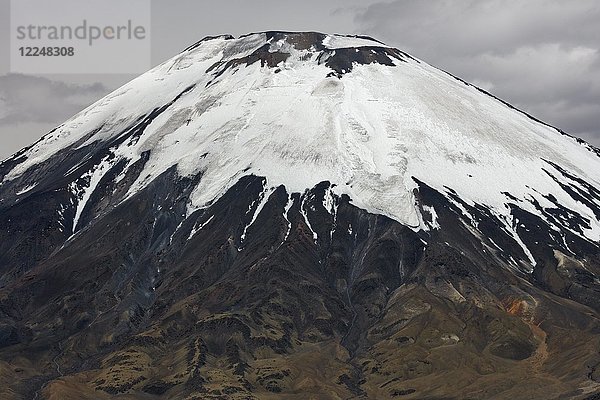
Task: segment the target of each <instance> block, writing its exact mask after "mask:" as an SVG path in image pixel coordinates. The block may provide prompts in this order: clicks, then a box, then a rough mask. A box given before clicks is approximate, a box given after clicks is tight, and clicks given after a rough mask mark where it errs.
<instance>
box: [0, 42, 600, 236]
mask: <svg viewBox="0 0 600 400" xmlns="http://www.w3.org/2000/svg"><path fill="white" fill-rule="evenodd" d="M120 137H127V138H128V139H127V140H122V141H120V140H117V139H119V138H120ZM103 143H111V146H112V147H111V153H112V155H113V157H112V158H111V162H113V163H116V162H118V161H119V160H127V162H128V163H129V165H133V164H134V163H135V162H136V161H137V160H139V159H140V158H141V157H142V154H144V153H147V152H149V154H150V155H149V160H148V161H147V162H146V163H145V166H144V169H143V171H142V173H141V174H140V176H139V178H138V180H137V181H136V182H135V183H134V184H133V185H132V186H131V188H130V191H129V194H130V195H131V194H133V193H135V192H136V191H137V190H139V189H140V188H142V187H144V186H145V185H148V183H149V182H151V181H152V180H153V179H155V178H156V177H157V176H159V175H160V174H161V173H163V172H165V171H166V170H168V169H169V168H171V167H173V166H176V168H177V170H178V172H179V174H180V175H182V176H192V175H197V174H199V173H202V179H201V180H200V182H199V184H198V186H197V188H196V190H195V191H194V193H193V194H192V196H191V198H190V204H189V210H190V211H193V210H195V209H198V208H203V207H206V206H207V205H208V204H210V203H211V202H213V201H214V200H215V199H217V198H218V197H219V196H220V195H221V194H222V193H224V192H225V191H226V190H227V189H229V188H230V187H231V186H232V185H234V184H235V182H237V181H238V180H239V179H240V178H241V177H242V176H244V175H249V174H255V175H258V176H264V177H266V179H267V185H268V186H269V187H275V186H278V185H285V186H286V188H287V189H288V191H290V192H300V193H302V192H304V191H305V190H306V189H308V188H312V187H313V186H314V185H315V184H317V183H319V182H322V181H329V182H331V183H332V184H334V185H335V187H334V191H335V192H336V193H337V194H347V195H349V196H350V198H351V199H352V201H353V202H354V203H355V204H356V205H357V206H359V207H361V208H364V209H366V210H368V211H371V212H374V213H379V214H384V215H387V216H389V217H391V218H393V219H395V220H397V221H399V222H401V223H403V224H406V225H408V226H411V227H413V228H414V229H424V228H426V227H425V226H424V223H423V218H422V216H421V215H420V212H419V211H418V207H417V204H416V199H415V194H414V190H415V189H417V187H418V184H417V183H416V182H417V181H420V182H424V183H425V184H427V185H428V186H430V187H432V188H435V189H436V190H438V191H440V192H441V193H452V196H458V197H460V199H462V200H463V201H464V202H465V203H468V204H475V203H476V204H479V205H484V206H486V207H488V208H489V209H490V210H491V212H493V213H494V214H496V215H497V216H499V217H501V218H502V219H503V220H505V221H506V225H507V226H506V229H511V228H514V224H515V221H513V219H512V216H511V213H510V207H509V206H508V203H509V202H519V206H520V207H521V208H522V209H524V210H526V211H529V212H531V213H533V214H535V215H539V216H542V217H543V212H542V211H541V210H543V209H544V207H555V206H556V203H559V204H560V205H561V206H562V207H565V208H566V209H568V210H571V211H572V212H574V213H577V214H578V215H580V216H582V217H583V218H584V219H585V220H587V221H589V224H588V225H587V226H586V227H585V229H584V230H583V232H582V233H581V235H583V236H585V237H586V238H588V239H590V240H594V241H598V240H600V223H599V222H598V216H597V215H595V213H594V210H593V209H592V208H593V207H591V204H595V205H597V206H599V207H600V204H598V203H597V202H596V200H595V199H591V200H590V201H591V202H592V203H588V204H585V203H584V202H582V201H580V200H578V199H577V198H576V196H573V195H572V194H570V193H569V191H568V190H566V189H565V186H564V184H567V185H574V186H576V187H580V186H581V183H578V181H577V179H581V180H583V181H585V182H587V183H588V184H589V185H590V186H591V187H593V188H596V189H598V188H600V157H599V156H598V154H596V153H595V152H593V151H590V148H589V147H588V146H587V145H586V144H582V143H578V142H577V141H576V140H575V139H573V138H571V137H569V136H567V135H563V134H561V133H560V132H559V131H557V130H556V129H554V128H552V127H550V126H547V125H545V124H543V123H540V122H537V121H536V120H534V119H532V118H531V117H529V116H528V115H526V114H524V113H522V112H520V111H518V110H515V109H514V108H512V107H510V106H508V105H506V104H505V103H503V102H501V101H499V100H497V99H495V98H494V97H492V96H490V95H488V94H486V93H484V92H482V91H481V90H479V89H477V88H476V87H474V86H471V85H468V84H465V83H464V82H462V81H460V80H457V79H456V78H454V77H452V76H451V75H449V74H447V73H444V72H442V71H440V70H438V69H436V68H434V67H432V66H430V65H428V64H426V63H424V62H422V61H420V60H417V59H415V58H413V57H411V56H410V55H408V54H406V53H404V52H402V51H399V50H397V49H393V48H391V47H389V46H386V45H384V44H382V43H380V42H377V41H376V40H373V39H370V38H365V37H347V36H339V35H325V34H321V33H315V32H308V33H286V32H265V33H256V34H250V35H246V36H243V37H240V38H237V39H236V38H233V37H231V36H220V37H213V38H207V39H205V40H202V41H200V42H198V43H196V44H195V45H193V46H191V47H190V48H188V49H186V50H185V51H184V52H182V53H181V54H179V55H177V56H176V57H174V58H172V59H170V60H168V61H166V62H165V63H163V64H161V65H159V66H157V67H156V68H154V69H152V70H151V71H149V72H147V73H146V74H144V75H142V76H140V77H139V78H137V79H135V80H133V81H131V82H130V83H128V84H126V85H125V86H123V87H122V88H120V89H118V90H116V91H115V92H113V93H112V94H110V95H108V96H107V97H105V98H104V99H102V100H100V101H98V102H97V103H95V104H94V105H92V106H90V107H89V108H87V109H86V110H84V111H82V112H81V113H79V114H78V115H76V116H75V117H73V118H72V119H70V120H69V121H67V122H65V123H64V124H63V125H61V126H60V127H58V128H57V129H56V130H55V131H54V132H52V133H50V134H49V135H47V136H45V137H44V138H43V139H42V140H41V141H40V142H39V143H37V144H36V145H35V146H33V147H32V148H30V149H29V150H27V151H26V152H25V153H24V154H23V155H21V158H19V160H18V162H17V163H16V165H15V166H14V167H13V168H12V170H11V171H10V172H9V173H8V174H7V175H6V176H5V177H4V182H7V181H11V180H14V179H16V178H18V177H19V176H21V175H22V174H24V173H25V172H26V171H27V170H28V169H29V168H31V167H32V166H35V165H38V164H39V163H41V162H44V161H45V160H48V159H49V158H51V157H52V156H53V155H54V154H56V153H58V152H60V151H64V150H66V149H71V150H72V149H75V148H79V149H82V148H85V147H86V146H89V145H91V144H96V145H100V144H103ZM13 161H14V160H13ZM99 170H100V169H98V168H96V169H95V170H94V171H99ZM569 174H570V175H571V176H573V177H575V178H574V179H571V180H569V178H568V177H567V176H568V175H569ZM581 189H582V190H584V188H581ZM549 195H552V197H551V198H550V197H549ZM540 208H541V210H540Z"/></svg>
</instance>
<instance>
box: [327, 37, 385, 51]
mask: <svg viewBox="0 0 600 400" xmlns="http://www.w3.org/2000/svg"><path fill="white" fill-rule="evenodd" d="M323 45H324V46H325V47H327V48H328V49H342V48H348V47H368V46H370V47H372V46H377V47H389V46H387V45H385V44H383V43H380V42H378V41H377V40H374V39H367V38H359V37H355V36H340V35H327V37H326V38H325V40H324V41H323Z"/></svg>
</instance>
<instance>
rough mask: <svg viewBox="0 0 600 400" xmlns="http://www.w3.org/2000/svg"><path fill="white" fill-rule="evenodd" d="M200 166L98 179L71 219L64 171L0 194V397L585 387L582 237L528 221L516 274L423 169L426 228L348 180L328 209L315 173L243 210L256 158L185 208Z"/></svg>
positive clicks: (256, 185)
mask: <svg viewBox="0 0 600 400" xmlns="http://www.w3.org/2000/svg"><path fill="white" fill-rule="evenodd" d="M132 173H134V172H132ZM199 179H202V177H201V176H198V177H197V178H195V179H189V178H186V179H182V178H180V177H178V176H177V174H176V173H175V172H174V171H169V172H167V173H165V174H163V175H162V176H161V177H160V178H159V179H157V180H156V181H155V182H154V183H153V184H151V185H150V186H148V187H147V188H146V189H144V190H143V191H141V192H139V193H137V194H136V195H135V196H134V197H131V198H129V199H128V200H126V201H124V202H118V201H116V200H111V198H115V196H116V195H115V193H119V192H123V190H124V189H123V188H119V187H114V186H111V185H109V184H106V185H102V184H101V185H100V186H99V189H98V191H97V192H96V193H95V195H94V198H93V199H91V200H90V202H89V204H88V205H87V206H86V211H85V212H84V213H83V214H82V218H81V219H80V222H79V223H78V225H77V227H76V229H75V234H74V236H72V233H71V231H72V230H73V227H72V226H71V227H68V226H67V227H66V228H67V229H61V227H63V225H65V222H64V221H68V220H69V219H68V218H66V219H57V218H55V217H54V216H53V215H54V214H56V212H55V210H56V209H57V208H60V205H61V204H68V202H69V198H68V195H67V194H66V191H62V192H61V190H59V189H60V188H59V187H54V188H50V187H48V188H47V189H46V190H45V191H38V192H36V193H33V194H31V195H30V196H29V197H28V198H26V199H22V200H21V201H19V202H17V203H16V204H15V205H14V206H12V207H5V208H4V210H3V212H2V219H1V220H0V221H1V222H0V223H1V224H2V229H1V232H2V234H3V235H4V236H3V238H2V249H3V251H2V260H3V261H2V270H1V272H2V276H3V281H2V288H1V289H0V315H1V319H2V323H1V324H0V359H1V360H2V361H3V363H2V366H1V371H0V372H1V376H2V379H3V381H4V382H5V383H4V385H3V388H4V389H3V392H2V396H3V398H15V399H17V398H33V397H35V396H38V398H49V399H54V398H57V399H58V398H71V397H73V398H90V399H92V398H111V396H117V395H122V396H126V397H124V398H140V399H142V398H190V399H191V398H215V399H216V398H219V399H220V398H231V399H246V398H270V396H276V397H277V398H306V396H314V397H316V398H336V397H355V398H442V397H444V396H446V397H448V396H454V397H456V398H488V397H493V396H496V397H497V398H509V397H515V398H520V397H519V396H521V397H522V394H523V393H527V396H529V397H531V398H545V396H548V397H549V398H553V397H552V396H554V397H558V396H561V395H564V396H566V397H563V398H583V397H584V395H589V394H590V392H589V390H588V391H587V392H586V391H585V390H582V391H576V392H573V388H574V387H579V386H582V385H588V387H594V385H596V384H597V379H596V378H597V376H596V375H597V373H596V370H597V365H598V363H599V362H600V358H599V357H598V348H600V347H599V341H600V326H599V324H598V302H597V298H598V297H597V296H596V293H597V291H598V283H597V280H596V279H595V278H594V277H595V276H597V275H595V274H597V273H598V263H597V260H598V256H599V252H598V246H597V245H594V244H591V243H581V244H579V246H580V247H577V251H581V252H582V253H581V254H585V258H586V259H587V260H589V261H588V262H587V263H586V264H585V265H584V266H582V265H580V264H578V261H577V260H575V259H574V258H572V257H569V256H568V255H566V250H565V249H562V248H560V247H555V246H554V243H553V242H552V237H551V236H548V230H549V228H545V227H543V226H540V227H539V232H537V233H536V232H531V237H528V236H527V235H523V237H524V238H526V239H524V240H527V244H528V245H529V246H530V248H532V249H536V245H535V242H538V245H537V246H538V248H539V250H538V251H535V252H534V253H535V257H536V259H537V260H539V263H538V265H537V267H536V269H535V272H534V273H533V274H531V275H527V274H524V273H522V272H519V271H518V270H517V269H515V268H514V267H511V266H510V257H512V258H513V259H516V260H517V263H519V262H523V260H525V259H526V257H525V255H524V254H522V251H521V253H520V252H519V250H520V248H519V246H518V245H517V244H516V243H513V242H511V239H510V237H508V236H507V235H506V234H505V233H503V232H501V231H500V230H499V226H501V225H500V224H499V223H498V222H496V221H494V220H493V218H492V217H490V216H489V215H488V214H486V212H485V210H484V209H479V210H477V209H470V210H469V212H470V213H471V215H474V216H476V218H477V219H478V220H479V224H478V227H479V228H478V229H479V232H480V233H477V232H474V231H473V230H472V229H469V228H468V225H467V224H464V223H463V222H462V221H461V219H462V218H464V216H462V215H461V212H460V210H458V209H456V206H455V205H454V204H453V203H451V202H449V201H448V200H447V199H446V198H445V197H444V196H442V195H441V194H440V193H437V192H436V191H434V190H433V189H431V188H429V187H427V186H426V185H424V184H421V188H420V190H419V194H418V198H419V201H420V202H421V204H422V206H434V207H435V209H436V210H437V214H438V216H437V218H438V222H439V224H440V229H436V230H432V231H430V232H421V233H415V232H414V231H412V230H410V229H409V228H407V227H404V226H402V225H400V224H399V223H397V222H395V221H393V220H390V219H389V218H387V217H384V216H380V215H373V214H369V213H367V212H365V211H363V210H361V209H358V208H356V207H355V206H353V205H352V204H351V200H350V199H349V198H347V197H342V198H339V197H334V198H333V203H334V204H333V205H334V209H335V212H332V210H328V209H326V207H325V202H324V200H325V197H326V195H327V191H328V189H329V187H330V183H328V182H323V183H321V184H319V185H317V186H316V187H315V188H313V189H312V190H310V191H308V192H306V193H303V194H297V193H296V194H291V195H290V194H288V193H287V192H286V189H285V188H284V187H283V186H282V187H279V188H277V189H276V190H275V191H274V192H273V193H272V194H271V195H270V197H269V198H268V201H267V202H266V204H265V206H264V207H263V208H262V210H261V211H260V213H259V214H258V216H257V217H256V219H255V221H254V222H253V223H252V224H251V225H249V224H250V222H251V221H252V218H253V214H254V213H255V212H256V208H257V204H258V201H257V200H258V199H259V196H260V194H261V193H262V192H263V189H264V187H263V186H264V184H265V181H264V179H262V178H260V177H256V176H247V177H244V178H242V179H241V180H240V181H239V182H238V183H237V184H236V185H235V186H234V187H233V188H231V189H230V190H229V191H228V192H227V193H226V194H225V195H223V196H222V197H221V198H219V199H218V200H217V201H216V202H215V203H214V204H212V205H211V206H210V207H209V208H207V209H204V210H201V211H197V212H195V213H194V214H192V215H190V216H187V218H186V214H185V210H186V201H187V198H188V196H189V193H190V191H191V190H192V189H193V188H194V187H195V186H196V184H197V182H198V180H199ZM107 181H111V180H107ZM131 181H132V180H131V179H127V180H122V181H120V182H121V183H120V184H121V185H126V184H127V182H131ZM290 203H291V205H290ZM286 206H288V207H286ZM286 208H288V211H287V212H286ZM32 209H35V210H36V211H37V212H36V214H35V217H34V218H33V219H31V218H26V217H24V216H25V215H26V214H27V213H28V212H29V213H31V211H32ZM425 211H426V210H425V209H424V211H423V212H424V215H426V212H425ZM515 212H519V209H518V208H517V207H516V206H515ZM64 215H68V213H64ZM304 215H306V218H305V217H304ZM71 218H72V217H71ZM521 220H525V218H524V217H523V216H522V218H521ZM534 222H535V221H534ZM67 225H68V224H67ZM248 225H249V226H248ZM530 225H531V224H528V226H530ZM63 228H65V227H63ZM67 238H68V240H67ZM490 238H493V241H494V243H496V246H500V248H498V247H494V246H493V245H492V244H491V242H490V240H489V239H490ZM544 241H546V242H544ZM550 245H552V248H554V249H556V250H555V251H561V252H562V251H565V253H561V254H562V256H560V257H558V258H556V257H554V254H551V253H550V252H548V251H546V250H544V249H545V248H546V247H550ZM576 245H578V244H577V243H576V241H575V240H574V239H573V241H572V242H571V243H570V246H576ZM24 246H25V247H24ZM27 246H29V247H27ZM570 248H571V249H572V247H570ZM532 251H533V250H532ZM25 255H30V256H31V257H33V258H31V259H29V258H27V257H25ZM19 261H21V263H19ZM511 268H512V269H511ZM509 382H510V384H508V383H509ZM569 393H570V394H569ZM40 396H41V397H40ZM69 396H71V397H69ZM148 396H150V397H148Z"/></svg>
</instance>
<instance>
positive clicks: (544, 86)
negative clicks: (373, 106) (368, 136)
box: [356, 0, 600, 145]
mask: <svg viewBox="0 0 600 400" xmlns="http://www.w3.org/2000/svg"><path fill="white" fill-rule="evenodd" d="M598 21H600V2H598V1H595V0H580V1H577V2H567V1H559V0H528V1H527V2H521V1H516V0H464V1H460V2H457V1H449V0H428V1H421V0H396V1H392V2H379V3H376V4H372V5H370V6H368V7H366V8H364V9H363V10H361V11H359V12H358V13H357V14H356V22H357V24H358V25H359V26H360V27H361V28H362V30H364V31H366V32H367V33H369V34H371V35H373V36H375V37H379V38H381V39H383V40H384V41H387V42H388V43H390V44H393V45H396V46H398V47H400V48H402V49H404V50H406V51H408V52H412V53H413V54H414V55H415V56H417V57H420V58H422V59H424V60H426V61H428V62H430V63H431V64H433V65H435V66H437V67H440V68H442V69H445V70H448V71H450V72H452V73H453V74H455V75H458V76H460V77H462V78H464V79H466V80H468V81H470V82H473V83H475V84H477V85H479V86H481V87H482V88H484V89H487V90H490V91H491V92H493V93H494V94H496V95H498V96H499V97H501V98H503V99H504V100H506V101H508V102H510V103H512V104H514V105H515V106H517V107H520V108H522V109H524V110H525V111H527V112H530V113H531V114H533V115H535V116H537V117H539V118H541V119H542V120H544V121H546V122H548V123H551V124H553V125H556V126H558V127H560V128H562V129H564V130H565V131H567V132H570V133H572V134H575V135H578V136H582V137H584V138H585V139H587V140H589V141H590V142H592V143H594V144H596V145H600V29H598V27H597V26H598Z"/></svg>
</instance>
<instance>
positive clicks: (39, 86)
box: [0, 74, 108, 125]
mask: <svg viewBox="0 0 600 400" xmlns="http://www.w3.org/2000/svg"><path fill="white" fill-rule="evenodd" d="M107 91H108V89H107V88H106V87H105V86H104V85H103V84H101V83H94V84H90V85H76V84H67V83H65V82H59V81H53V80H50V79H47V78H42V77H36V76H30V75H21V74H7V75H3V76H0V125H13V124H19V123H25V122H27V123H30V122H34V123H57V121H62V120H65V119H67V118H69V117H70V116H71V115H73V114H75V113H76V112H78V111H80V110H81V109H82V108H85V107H86V106H88V105H89V104H91V103H93V102H94V101H96V100H98V99H99V98H100V97H102V96H104V95H105V94H106V93H107Z"/></svg>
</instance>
